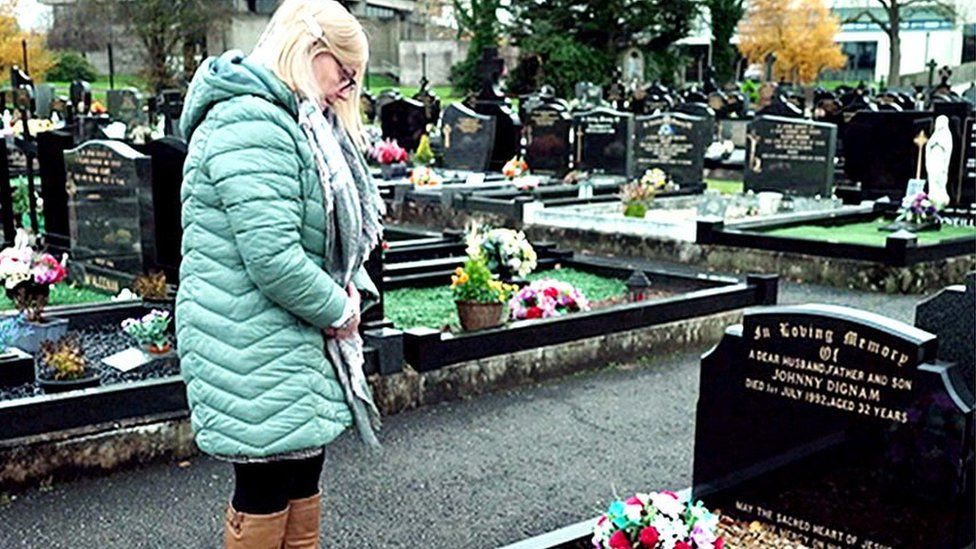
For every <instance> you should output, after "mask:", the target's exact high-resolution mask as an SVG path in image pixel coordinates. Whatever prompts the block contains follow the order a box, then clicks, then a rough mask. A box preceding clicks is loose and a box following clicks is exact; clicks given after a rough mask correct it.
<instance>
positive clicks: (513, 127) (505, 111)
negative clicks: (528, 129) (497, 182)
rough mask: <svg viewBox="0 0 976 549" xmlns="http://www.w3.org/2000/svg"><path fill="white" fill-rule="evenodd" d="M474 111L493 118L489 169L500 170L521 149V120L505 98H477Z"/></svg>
mask: <svg viewBox="0 0 976 549" xmlns="http://www.w3.org/2000/svg"><path fill="white" fill-rule="evenodd" d="M474 111H475V112H477V113H479V114H483V115H486V116H491V117H493V118H494V119H495V144H494V146H493V147H492V150H491V163H490V164H489V169H490V170H491V171H501V169H502V167H503V166H504V165H505V163H506V162H508V161H509V160H511V159H512V158H513V157H515V156H516V155H518V154H519V150H520V149H521V143H520V140H521V136H522V122H521V121H520V120H519V119H518V117H517V116H516V115H515V112H514V111H513V110H512V107H511V105H510V104H509V102H508V100H507V99H502V100H494V99H487V98H479V99H477V100H476V101H475V105H474Z"/></svg>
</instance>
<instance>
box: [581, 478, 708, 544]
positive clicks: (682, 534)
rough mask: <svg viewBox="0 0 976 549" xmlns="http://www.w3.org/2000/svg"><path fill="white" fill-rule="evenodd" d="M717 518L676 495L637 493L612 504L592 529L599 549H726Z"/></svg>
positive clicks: (702, 506) (669, 493)
mask: <svg viewBox="0 0 976 549" xmlns="http://www.w3.org/2000/svg"><path fill="white" fill-rule="evenodd" d="M717 531H718V516H717V515H715V514H713V513H711V512H710V511H709V510H708V509H706V508H705V506H704V505H703V504H702V502H700V501H699V502H696V503H694V504H692V503H691V502H690V501H688V500H687V498H685V497H683V496H679V495H678V494H676V493H674V492H668V491H662V492H651V493H649V494H636V495H634V496H631V497H630V498H628V499H627V500H625V501H621V500H617V501H614V502H613V503H611V504H610V507H609V508H608V509H607V512H606V513H604V514H603V515H601V516H600V517H599V518H598V519H597V521H596V524H595V525H594V527H593V539H592V542H593V547H594V548H596V549H632V548H635V547H637V548H640V549H663V548H665V547H667V548H673V549H723V548H724V547H725V540H724V539H723V538H722V537H721V536H718V534H717Z"/></svg>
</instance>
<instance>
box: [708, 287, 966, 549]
mask: <svg viewBox="0 0 976 549" xmlns="http://www.w3.org/2000/svg"><path fill="white" fill-rule="evenodd" d="M937 346H938V343H937V339H936V336H934V335H932V334H930V333H928V332H925V331H922V330H919V329H917V328H915V327H912V326H909V325H907V324H903V323H900V322H896V321H893V320H890V319H887V318H884V317H881V316H878V315H875V314H872V313H866V312H863V311H858V310H854V309H849V308H845V307H839V306H827V305H804V306H791V307H772V308H763V309H756V310H752V311H747V312H746V314H745V316H744V320H743V324H742V325H740V326H734V327H732V328H729V329H728V330H727V331H726V333H725V336H724V337H723V338H722V340H721V342H720V343H719V344H718V345H717V346H716V347H715V348H714V349H712V350H711V351H710V352H709V353H708V354H706V355H705V356H704V357H703V358H702V362H701V374H700V390H699V400H698V409H697V415H696V433H695V459H694V486H693V495H694V499H702V500H703V501H706V502H708V505H709V506H710V507H713V508H719V509H721V510H722V512H723V514H727V515H731V516H733V517H737V518H740V519H745V520H758V521H762V522H765V523H768V524H769V525H771V526H772V527H774V528H775V529H778V530H785V531H789V532H792V533H793V534H794V535H796V536H798V537H799V541H800V543H801V544H802V545H803V546H806V547H852V548H853V547H857V548H866V547H874V548H878V547H887V548H895V547H919V548H921V547H952V548H961V547H969V546H972V543H973V537H974V536H973V515H972V513H973V498H974V495H973V477H972V471H973V444H972V442H973V438H972V437H973V399H972V395H971V394H969V392H968V390H967V389H966V387H965V383H964V382H963V380H962V379H961V377H962V376H961V372H960V371H959V368H958V367H957V366H955V365H951V364H946V363H943V362H937V361H936V349H937Z"/></svg>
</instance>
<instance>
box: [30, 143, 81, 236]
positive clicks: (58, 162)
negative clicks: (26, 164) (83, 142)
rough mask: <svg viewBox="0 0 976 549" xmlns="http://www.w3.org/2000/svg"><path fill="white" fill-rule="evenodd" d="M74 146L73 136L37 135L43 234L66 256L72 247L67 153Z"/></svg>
mask: <svg viewBox="0 0 976 549" xmlns="http://www.w3.org/2000/svg"><path fill="white" fill-rule="evenodd" d="M74 146H75V139H74V136H73V135H72V134H71V132H69V131H66V130H54V131H49V132H41V133H39V134H38V135H37V163H38V165H39V167H40V176H41V199H42V200H43V203H44V231H45V233H46V234H45V238H46V240H47V244H48V245H49V246H51V247H53V248H54V249H56V251H59V252H66V251H68V248H69V246H70V234H71V228H70V227H71V226H70V223H69V222H68V193H67V191H66V188H67V187H66V185H67V175H66V172H65V166H64V153H65V151H67V150H69V149H71V148H73V147H74Z"/></svg>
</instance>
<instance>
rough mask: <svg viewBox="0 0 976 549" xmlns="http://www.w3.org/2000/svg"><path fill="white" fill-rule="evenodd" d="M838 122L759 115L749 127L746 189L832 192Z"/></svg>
mask: <svg viewBox="0 0 976 549" xmlns="http://www.w3.org/2000/svg"><path fill="white" fill-rule="evenodd" d="M836 152H837V126H835V125H833V124H828V123H825V122H810V121H807V120H800V119H795V118H782V117H778V116H760V117H758V118H756V119H755V120H753V121H752V122H751V123H750V124H749V126H748V128H747V129H746V166H745V173H744V174H743V180H744V184H745V190H747V191H756V192H759V191H774V192H781V193H787V192H788V193H790V194H793V195H797V196H816V195H821V196H825V197H826V196H831V195H832V194H833V188H834V155H835V153H836Z"/></svg>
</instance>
